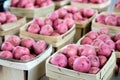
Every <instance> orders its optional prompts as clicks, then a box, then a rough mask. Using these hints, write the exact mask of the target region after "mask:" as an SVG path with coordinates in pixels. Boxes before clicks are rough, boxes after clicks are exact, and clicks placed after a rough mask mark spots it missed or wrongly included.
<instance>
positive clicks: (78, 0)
mask: <svg viewBox="0 0 120 80" xmlns="http://www.w3.org/2000/svg"><path fill="white" fill-rule="evenodd" d="M72 1H74V2H82V1H83V0H72Z"/></svg>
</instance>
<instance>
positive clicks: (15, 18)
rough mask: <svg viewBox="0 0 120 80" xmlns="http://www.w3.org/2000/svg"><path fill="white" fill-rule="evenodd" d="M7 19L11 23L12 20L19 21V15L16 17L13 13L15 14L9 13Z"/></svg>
mask: <svg viewBox="0 0 120 80" xmlns="http://www.w3.org/2000/svg"><path fill="white" fill-rule="evenodd" d="M6 19H7V20H6V22H7V23H11V22H15V21H17V17H16V16H15V15H13V14H11V15H7V18H6Z"/></svg>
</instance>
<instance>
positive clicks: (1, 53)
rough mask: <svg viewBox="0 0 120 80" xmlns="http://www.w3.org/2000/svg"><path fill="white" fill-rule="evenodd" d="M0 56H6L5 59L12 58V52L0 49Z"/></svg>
mask: <svg viewBox="0 0 120 80" xmlns="http://www.w3.org/2000/svg"><path fill="white" fill-rule="evenodd" d="M0 57H3V58H7V59H12V58H13V54H12V53H11V52H10V51H1V52H0Z"/></svg>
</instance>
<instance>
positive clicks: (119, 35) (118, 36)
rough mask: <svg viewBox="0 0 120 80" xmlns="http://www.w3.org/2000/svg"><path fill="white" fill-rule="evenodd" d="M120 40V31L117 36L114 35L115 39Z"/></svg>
mask: <svg viewBox="0 0 120 80" xmlns="http://www.w3.org/2000/svg"><path fill="white" fill-rule="evenodd" d="M118 40H120V33H117V34H116V35H115V36H114V41H118Z"/></svg>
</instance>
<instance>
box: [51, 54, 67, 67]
mask: <svg viewBox="0 0 120 80" xmlns="http://www.w3.org/2000/svg"><path fill="white" fill-rule="evenodd" d="M50 63H51V64H53V65H56V66H60V67H66V66H67V57H66V56H65V55H64V54H62V53H59V54H55V55H54V56H53V57H52V58H51V60H50Z"/></svg>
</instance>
